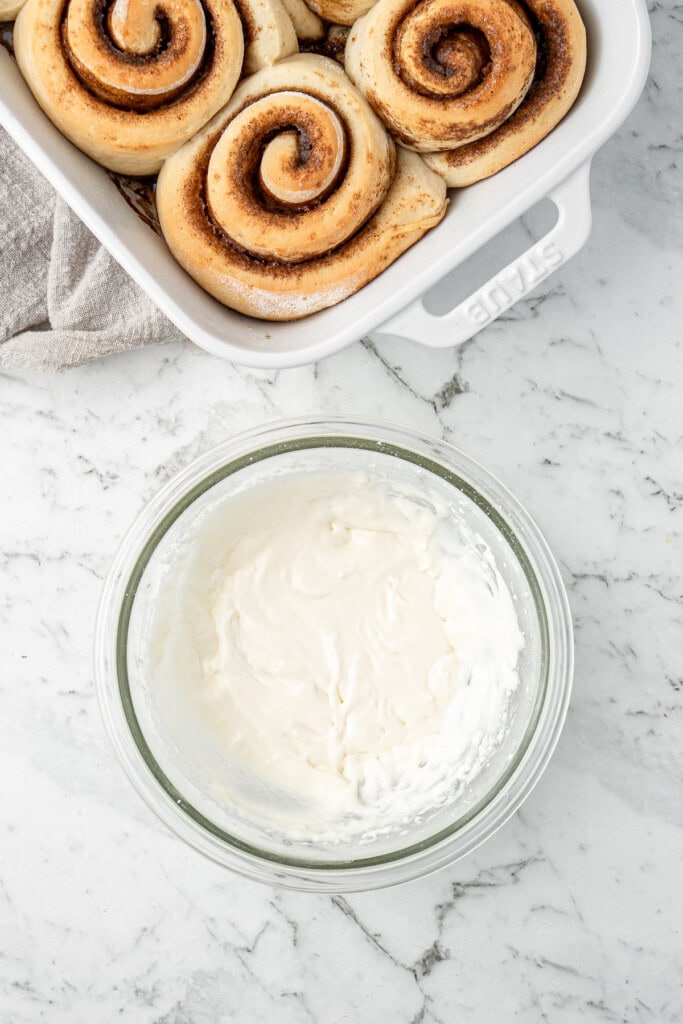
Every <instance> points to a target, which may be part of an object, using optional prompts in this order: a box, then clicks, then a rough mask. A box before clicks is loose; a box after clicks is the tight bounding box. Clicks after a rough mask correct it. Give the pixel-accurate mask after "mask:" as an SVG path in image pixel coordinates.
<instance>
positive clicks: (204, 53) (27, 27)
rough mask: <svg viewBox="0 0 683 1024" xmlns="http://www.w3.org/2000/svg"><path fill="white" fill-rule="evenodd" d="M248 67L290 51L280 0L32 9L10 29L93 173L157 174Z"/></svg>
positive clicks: (75, 2)
mask: <svg viewBox="0 0 683 1024" xmlns="http://www.w3.org/2000/svg"><path fill="white" fill-rule="evenodd" d="M245 34H246V35H247V61H248V63H249V65H250V67H252V68H258V67H262V66H264V65H265V64H269V63H272V62H273V61H276V60H279V59H280V58H281V57H282V56H285V55H287V54H289V53H292V52H296V50H297V39H296V34H295V32H294V29H293V27H292V23H291V20H290V18H289V16H288V15H287V13H286V11H285V8H284V6H283V4H282V2H281V0H239V10H238V8H237V7H236V6H235V4H234V3H233V0H113V3H109V2H107V0H28V2H27V3H26V5H25V7H24V8H23V10H22V11H21V12H20V14H19V17H18V19H17V22H16V25H15V28H14V47H15V52H16V57H17V61H18V64H19V67H20V69H21V71H22V74H23V76H24V78H25V79H26V81H27V82H28V84H29V86H30V88H31V90H32V92H33V93H34V95H35V97H36V99H37V100H38V102H39V103H40V105H41V107H42V108H43V110H44V111H45V113H46V114H47V115H48V117H49V118H50V119H51V120H52V121H53V122H54V123H55V124H56V125H57V127H58V128H59V129H60V131H61V132H62V133H63V134H64V135H66V136H67V138H69V139H71V141H72V142H74V143H75V144H76V145H77V146H79V147H80V149H82V150H83V151H84V152H86V153H87V154H88V155H89V156H91V157H93V159H95V160H97V161H98V163H101V164H103V165H104V166H105V167H108V168H109V169H110V170H114V171H119V172H121V173H124V174H132V175H146V174H153V173H154V172H156V171H157V170H158V169H159V167H160V166H161V163H162V161H163V160H164V158H165V157H166V156H168V155H169V153H172V152H173V151H174V150H175V149H178V147H179V146H181V145H182V144H183V143H184V142H186V141H187V139H189V138H191V137H192V136H193V135H194V134H195V133H196V132H197V131H199V129H200V128H201V127H203V125H205V124H206V122H207V121H209V120H210V119H211V117H213V115H214V114H215V113H216V111H218V110H220V108H221V107H222V106H224V105H225V103H226V102H227V101H228V99H229V98H230V96H231V95H232V93H233V91H234V88H235V85H236V84H237V81H238V79H239V77H240V74H241V73H242V68H243V60H244V55H245Z"/></svg>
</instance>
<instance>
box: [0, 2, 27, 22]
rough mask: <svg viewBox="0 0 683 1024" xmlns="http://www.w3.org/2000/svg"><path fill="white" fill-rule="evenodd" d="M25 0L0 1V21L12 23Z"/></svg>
mask: <svg viewBox="0 0 683 1024" xmlns="http://www.w3.org/2000/svg"><path fill="white" fill-rule="evenodd" d="M25 2H26V0H0V21H14V19H15V18H16V16H17V14H18V13H19V11H20V10H21V8H22V7H23V6H24V4H25Z"/></svg>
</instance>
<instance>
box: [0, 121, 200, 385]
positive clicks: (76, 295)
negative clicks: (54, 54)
mask: <svg viewBox="0 0 683 1024" xmlns="http://www.w3.org/2000/svg"><path fill="white" fill-rule="evenodd" d="M179 337H181V335H180V332H179V331H177V330H176V328H175V327H173V325H172V324H171V323H169V321H168V320H167V319H166V318H165V317H164V316H163V315H162V314H161V313H160V312H159V310H158V309H157V308H156V306H154V305H153V303H152V302H150V300H149V299H148V298H147V296H146V295H144V294H143V293H142V292H141V291H140V289H139V288H138V287H137V285H136V284H134V283H133V281H131V279H130V278H129V277H128V275H127V274H126V273H125V271H124V270H122V268H121V267H120V266H119V265H118V263H116V261H115V260H114V259H112V257H111V256H110V255H109V253H108V252H107V251H106V250H105V249H103V248H102V246H101V245H100V244H99V242H97V241H96V240H95V238H93V236H92V235H91V234H90V232H89V231H88V229H87V228H86V227H84V225H83V224H82V223H81V222H80V220H79V219H78V217H76V216H75V214H74V213H72V212H71V210H70V209H69V207H68V206H67V205H66V204H65V203H64V202H63V201H62V200H61V199H58V198H57V197H56V196H55V193H54V192H53V191H52V189H51V188H50V186H49V185H48V183H47V182H46V180H45V179H44V178H43V176H42V175H41V174H40V172H39V171H37V170H36V168H35V167H34V166H33V164H32V163H31V162H30V161H29V160H28V158H27V157H25V156H24V154H23V153H22V152H21V151H20V150H19V149H17V147H16V146H15V145H14V143H13V142H12V140H11V139H10V138H9V136H8V135H7V134H6V133H5V132H4V131H3V130H2V129H1V128H0V367H28V368H31V369H38V370H61V369H65V368H66V367H69V366H79V365H80V364H81V363H87V362H89V361H90V360H91V359H97V358H98V357H100V356H106V355H109V354H110V353H112V352H122V351H125V350H127V349H133V348H140V347H141V346H142V345H153V344H159V343H161V342H164V341H170V340H171V339H174V338H179Z"/></svg>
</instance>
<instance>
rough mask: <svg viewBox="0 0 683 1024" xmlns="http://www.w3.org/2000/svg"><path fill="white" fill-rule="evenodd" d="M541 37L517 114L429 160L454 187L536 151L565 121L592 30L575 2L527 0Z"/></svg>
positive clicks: (481, 176) (580, 76) (581, 71)
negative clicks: (562, 121)
mask: <svg viewBox="0 0 683 1024" xmlns="http://www.w3.org/2000/svg"><path fill="white" fill-rule="evenodd" d="M526 4H527V12H528V16H529V18H530V20H531V23H532V25H533V27H534V30H535V33H536V36H537V38H538V40H539V46H538V51H539V52H538V59H537V62H536V69H535V74H534V80H533V82H532V84H531V87H530V88H529V91H528V92H527V94H526V96H525V97H524V100H523V102H522V103H521V105H520V106H519V107H518V108H517V110H516V111H515V113H514V114H513V115H512V116H511V117H510V118H509V119H508V120H507V121H505V122H504V124H502V125H501V126H500V127H499V128H498V129H497V130H496V131H494V132H492V133H491V134H490V135H487V136H486V137H484V138H482V139H480V140H479V141H477V142H473V143H470V144H468V145H465V146H462V147H460V148H459V149H455V150H452V151H451V152H448V153H445V152H443V153H434V154H432V155H430V156H427V157H426V160H427V163H428V164H429V166H430V167H432V168H433V169H434V170H435V171H436V172H437V173H438V174H440V175H441V176H442V177H443V178H444V179H445V181H446V184H447V185H449V186H451V187H453V188H460V187H462V186H464V185H472V184H474V183H475V182H477V181H481V180H482V178H488V177H490V176H491V175H492V174H496V173H497V172H498V171H500V170H502V169H503V168H504V167H507V166H508V164H511V163H512V162H513V161H515V160H517V159H518V158H519V157H521V156H523V155H524V154H525V153H527V152H528V151H529V150H530V149H533V147H534V146H535V145H537V144H538V143H539V142H540V141H541V140H542V139H544V138H545V136H546V135H547V134H548V133H549V132H550V131H552V129H553V128H554V127H555V126H556V125H557V124H559V122H560V121H561V120H562V118H563V117H564V116H565V114H566V113H567V111H568V110H569V109H570V108H571V107H572V105H573V103H574V101H575V99H576V97H577V96H578V94H579V90H580V88H581V83H582V81H583V77H584V74H585V70H586V30H585V27H584V24H583V22H582V20H581V16H580V14H579V12H578V10H577V8H576V5H575V3H574V0H526Z"/></svg>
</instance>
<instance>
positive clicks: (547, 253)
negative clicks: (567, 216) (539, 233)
mask: <svg viewBox="0 0 683 1024" xmlns="http://www.w3.org/2000/svg"><path fill="white" fill-rule="evenodd" d="M541 256H542V257H543V259H544V260H545V263H546V266H548V267H550V269H551V270H554V269H555V267H559V265H560V263H561V262H562V260H563V259H564V257H563V255H562V253H561V252H560V250H559V249H558V248H557V246H556V245H555V243H554V242H546V243H545V245H544V246H542V248H541Z"/></svg>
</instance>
